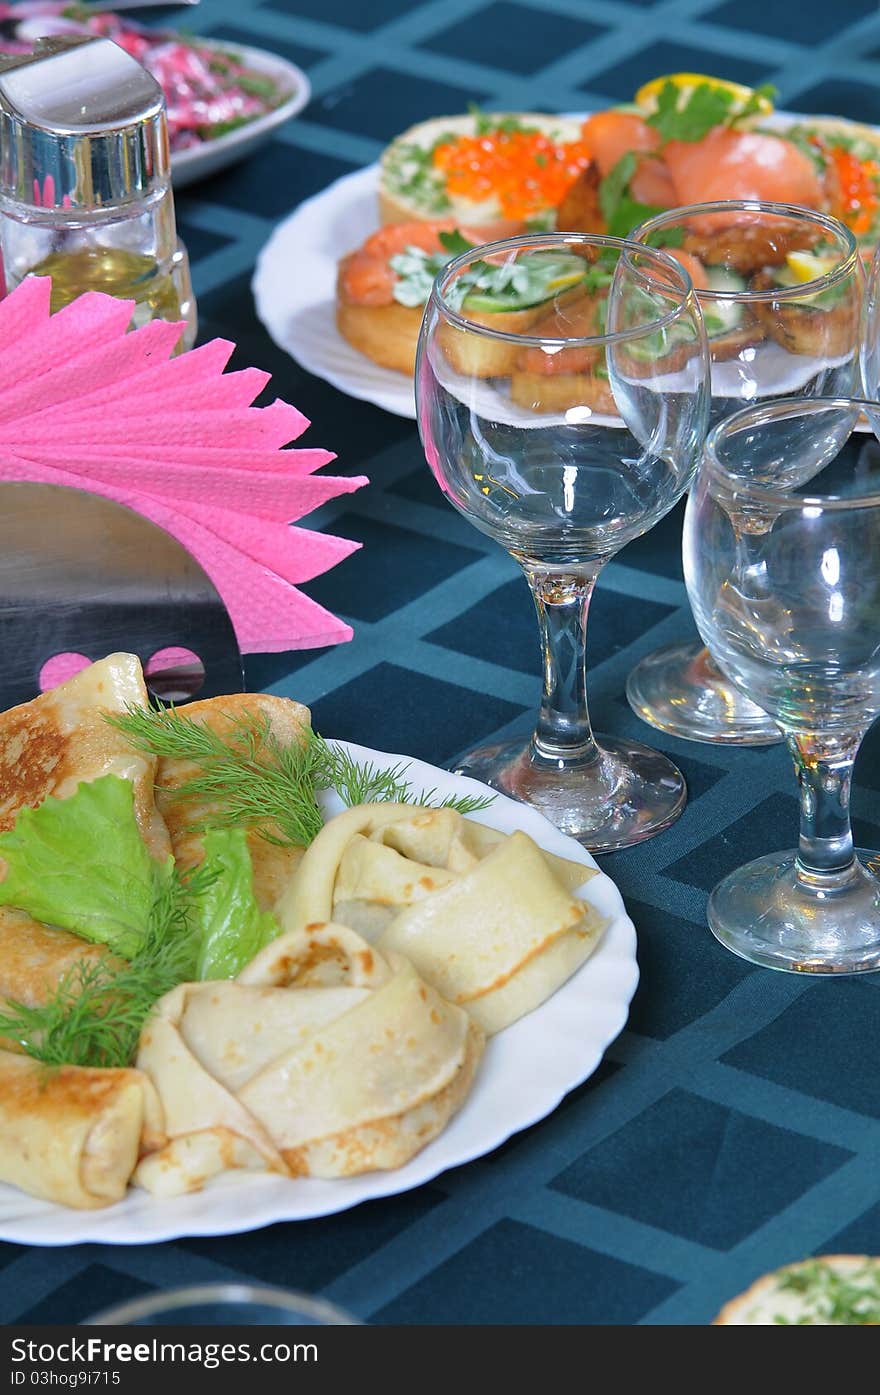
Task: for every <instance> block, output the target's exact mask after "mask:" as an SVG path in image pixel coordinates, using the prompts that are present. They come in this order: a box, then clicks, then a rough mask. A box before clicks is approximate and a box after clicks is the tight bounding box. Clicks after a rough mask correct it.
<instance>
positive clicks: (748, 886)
mask: <svg viewBox="0 0 880 1395" xmlns="http://www.w3.org/2000/svg"><path fill="white" fill-rule="evenodd" d="M867 405H868V404H867V403H865V402H863V401H860V400H858V399H855V400H854V399H850V398H829V399H822V398H793V399H785V400H782V401H779V402H770V403H767V404H764V405H757V406H754V407H750V408H747V409H746V410H745V411H741V412H737V413H736V414H735V415H734V416H732V417H729V418H728V419H727V420H726V421H724V422H722V423H720V425H718V426H716V427H715V428H714V430H713V431H712V432H711V434H710V436H709V440H708V443H707V448H706V460H705V464H704V466H703V469H702V470H701V471H700V474H699V476H698V478H697V482H696V485H695V486H694V489H693V490H692V492H691V497H690V499H689V501H688V506H687V510H686V513H685V527H684V564H685V580H686V583H687V589H688V595H689V597H690V601H691V606H692V607H693V611H694V617H695V619H696V622H697V627H698V629H699V631H700V634H701V635H702V636H703V639H704V640H705V641H706V643H707V645H708V646H709V650H710V652H711V654H712V656H713V658H714V659H715V661H716V662H717V663H718V665H719V667H720V668H721V669H722V671H723V672H724V673H725V674H726V675H727V677H728V678H729V679H730V680H731V681H732V682H733V683H735V684H736V686H737V687H738V688H739V689H740V690H741V691H742V692H744V693H746V694H747V695H748V696H749V697H752V698H753V699H754V700H755V701H756V702H758V703H759V704H760V705H761V707H762V708H764V709H765V710H766V711H767V712H769V713H770V715H771V716H772V717H773V720H774V721H775V722H776V723H777V725H778V727H779V729H780V731H781V732H782V734H783V736H784V738H785V740H786V742H787V744H788V747H789V750H790V752H791V755H792V758H793V760H794V765H795V770H796V772H797V779H798V785H799V795H800V820H801V827H800V838H799V843H798V847H797V849H796V850H792V851H786V852H774V853H770V854H768V855H766V856H764V857H760V858H758V859H757V860H756V861H754V862H750V863H748V864H747V865H746V866H744V867H740V868H739V869H738V870H737V871H735V872H733V873H731V874H730V875H729V876H727V877H726V878H725V879H724V880H723V881H722V882H720V883H719V884H718V886H716V887H715V889H714V891H713V892H712V894H711V896H710V898H709V907H708V917H709V925H710V927H711V929H712V931H713V932H714V934H715V935H716V936H717V937H718V939H719V940H720V941H721V942H722V944H725V945H727V946H728V947H729V948H730V949H732V950H734V951H735V952H736V953H737V954H740V955H742V957H743V958H745V959H750V960H752V961H753V962H754V963H757V964H765V965H769V966H770V967H772V968H779V969H790V970H804V971H807V972H810V973H827V974H832V973H856V972H859V971H864V970H870V969H877V968H880V881H878V880H877V879H876V878H875V877H874V876H873V875H872V874H871V872H870V871H869V870H868V868H867V867H866V866H865V865H864V862H863V861H862V860H860V857H859V856H858V855H857V854H856V852H855V851H854V849H853V838H852V831H851V828H850V815H849V795H850V782H851V777H852V768H853V762H854V761H855V757H856V753H857V751H858V749H859V745H860V743H861V740H862V737H863V736H864V734H865V732H866V731H867V729H868V727H869V726H870V725H871V723H872V722H873V721H874V719H875V717H876V716H877V715H878V713H880V463H878V460H877V456H876V454H875V453H874V454H871V455H869V456H866V453H865V452H863V451H852V450H851V449H846V450H844V449H842V448H843V446H844V444H845V442H846V441H847V439H848V437H849V435H850V432H851V431H852V429H853V426H854V424H855V422H856V420H857V418H858V415H859V413H860V411H861V410H862V409H864V408H865V407H866V406H867ZM870 856H871V854H862V857H863V858H864V857H870Z"/></svg>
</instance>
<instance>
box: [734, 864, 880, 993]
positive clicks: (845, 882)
mask: <svg viewBox="0 0 880 1395" xmlns="http://www.w3.org/2000/svg"><path fill="white" fill-rule="evenodd" d="M857 858H858V861H857V862H856V863H855V864H854V865H853V868H852V871H851V873H849V874H848V875H844V876H842V877H839V878H838V879H837V884H836V885H834V886H831V887H829V885H828V884H829V882H830V880H831V879H829V878H824V879H822V881H823V887H822V888H821V889H818V890H816V891H810V890H806V889H804V888H803V887H802V885H801V884H800V883H799V882H798V880H797V877H796V873H795V853H794V852H779V853H771V854H770V855H769V856H767V857H759V858H757V859H756V860H755V861H754V862H749V863H746V865H745V866H744V867H739V868H737V870H736V871H735V872H731V874H730V876H729V877H725V878H724V880H723V881H722V882H719V883H718V885H717V886H716V887H715V889H714V891H713V892H712V894H711V896H710V897H709V905H708V912H707V914H708V919H709V928H710V930H711V931H712V934H713V935H714V936H715V938H716V939H717V940H720V942H721V944H723V945H726V947H727V948H728V949H731V950H733V952H734V954H738V955H739V956H740V957H741V958H742V959H748V960H750V961H751V963H753V964H761V965H763V966H764V967H765V968H769V969H785V970H787V971H788V972H790V973H807V974H860V973H870V972H872V971H875V970H878V969H880V880H878V877H877V876H876V875H875V874H874V872H873V871H871V870H869V866H870V867H875V866H878V865H880V859H878V855H877V854H876V853H872V852H868V851H866V850H864V849H861V848H860V849H859V850H858V853H857ZM817 882H818V879H817Z"/></svg>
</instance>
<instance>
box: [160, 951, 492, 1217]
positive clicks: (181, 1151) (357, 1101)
mask: <svg viewBox="0 0 880 1395" xmlns="http://www.w3.org/2000/svg"><path fill="white" fill-rule="evenodd" d="M482 1049H483V1034H482V1032H481V1031H480V1029H479V1027H477V1026H476V1024H475V1023H473V1022H472V1021H471V1020H470V1019H469V1017H468V1015H467V1013H465V1012H463V1011H462V1010H461V1009H459V1008H456V1007H454V1006H452V1005H451V1004H449V1003H447V1002H444V1001H443V999H442V998H440V997H439V995H438V994H437V993H436V992H434V990H433V989H431V988H430V987H428V986H427V985H426V984H424V983H423V982H422V981H421V980H420V979H419V977H418V975H417V974H416V971H415V969H414V968H413V966H412V965H411V964H410V963H409V962H408V961H407V960H405V959H402V958H400V957H399V956H397V955H387V956H386V955H384V954H380V953H378V952H377V951H376V950H374V949H371V948H370V947H369V945H368V944H367V943H366V942H365V941H364V940H363V939H362V938H361V937H360V936H359V935H356V934H355V933H354V932H353V931H351V930H348V929H346V928H345V927H343V926H334V925H321V926H311V927H310V928H309V930H294V931H292V932H289V933H287V934H284V935H281V936H279V938H278V939H277V940H274V941H273V942H272V944H270V945H268V946H267V947H266V949H264V950H262V951H261V953H260V954H258V955H257V957H256V958H255V959H254V960H253V961H252V962H251V963H250V964H249V965H248V966H247V968H246V969H245V970H243V971H242V973H241V974H240V975H239V977H238V979H237V980H235V981H233V982H213V983H193V984H183V985H181V986H180V987H178V988H176V989H174V990H173V992H171V993H169V994H167V995H166V996H165V997H164V998H163V999H161V1000H160V1002H159V1003H158V1004H157V1007H156V1010H155V1012H154V1015H153V1017H152V1018H151V1020H150V1021H149V1023H148V1024H147V1027H146V1028H145V1030H144V1033H143V1035H142V1037H141V1048H140V1052H139V1055H138V1066H139V1068H140V1069H142V1070H143V1071H145V1072H146V1073H147V1074H148V1075H149V1076H150V1078H151V1079H152V1080H153V1082H154V1083H155V1085H156V1088H157V1091H158V1093H159V1097H160V1099H161V1101H162V1105H163V1110H164V1117H165V1122H166V1129H167V1133H168V1137H169V1142H168V1144H167V1145H166V1146H165V1147H164V1148H162V1149H160V1150H159V1151H158V1152H156V1153H155V1154H152V1155H151V1156H149V1157H146V1158H144V1159H143V1161H142V1162H141V1163H140V1165H139V1167H138V1169H137V1173H136V1175H135V1180H136V1181H137V1182H138V1183H140V1185H142V1186H144V1187H146V1188H147V1189H148V1190H150V1191H152V1192H155V1193H157V1194H160V1195H173V1194H175V1193H179V1192H183V1191H192V1190H194V1189H195V1188H196V1187H198V1186H200V1185H202V1183H203V1182H204V1181H206V1180H207V1178H208V1177H210V1176H211V1175H213V1174H214V1173H216V1172H218V1171H220V1170H221V1169H222V1168H224V1167H252V1168H262V1169H266V1170H270V1171H277V1172H282V1173H284V1174H286V1175H288V1176H313V1177H347V1176H352V1175H354V1174H356V1173H360V1172H367V1171H373V1170H375V1169H377V1168H395V1167H401V1166H402V1165H403V1164H404V1163H405V1162H408V1161H409V1159H410V1158H411V1157H412V1156H413V1155H414V1154H415V1153H416V1152H418V1150H419V1149H420V1148H422V1147H423V1146H424V1145H425V1144H426V1143H427V1142H429V1141H430V1139H432V1138H434V1137H435V1136H436V1135H437V1134H438V1133H439V1132H440V1130H441V1129H442V1128H443V1127H444V1126H445V1124H446V1123H447V1121H448V1120H449V1118H450V1117H451V1115H452V1114H453V1113H454V1112H455V1111H456V1110H457V1109H458V1107H459V1106H460V1104H461V1102H462V1101H463V1099H464V1098H465V1096H466V1094H467V1092H468V1090H469V1089H470V1086H471V1082H472V1080H473V1076H474V1072H475V1070H476V1067H477V1063H478V1061H479V1058H480V1055H481V1054H482Z"/></svg>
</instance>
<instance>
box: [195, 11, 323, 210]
mask: <svg viewBox="0 0 880 1395" xmlns="http://www.w3.org/2000/svg"><path fill="white" fill-rule="evenodd" d="M199 42H200V43H204V44H205V46H206V47H207V48H217V49H221V50H223V51H225V52H227V53H230V52H231V53H235V54H240V55H241V57H242V58H243V59H244V61H245V63H246V64H247V66H248V67H249V68H255V69H256V70H257V72H260V73H265V74H266V76H267V77H271V78H274V79H275V81H276V82H277V83H278V85H279V87H280V88H281V90H282V91H284V92H286V93H287V94H288V95H287V96H286V97H285V99H284V101H283V102H282V103H281V105H280V106H277V107H274V108H273V109H272V111H267V112H266V114H265V116H257V117H255V118H254V120H253V121H249V122H248V123H247V125H246V126H239V127H238V129H237V130H235V131H227V133H226V135H225V136H217V138H216V139H215V140H206V141H202V142H201V144H200V145H193V146H190V147H189V149H188V150H178V151H177V152H176V153H175V154H173V155H172V156H171V179H172V183H173V185H174V188H175V189H183V188H185V187H186V185H187V184H193V183H195V181H196V180H197V179H205V178H207V176H208V175H209V174H216V173H217V171H218V170H221V169H225V167H226V166H227V165H232V164H234V163H235V162H236V161H237V160H242V159H244V157H245V156H246V155H250V154H251V152H252V151H254V150H255V149H256V148H257V146H258V145H262V143H263V141H264V140H266V139H267V138H268V137H269V136H270V135H271V134H272V132H273V131H274V130H275V128H276V127H277V126H282V125H283V124H284V122H285V121H289V120H290V118H291V117H292V116H296V114H297V112H298V111H302V109H303V107H304V106H306V105H307V104H308V101H309V98H310V97H311V95H312V88H311V84H310V82H309V80H308V78H307V77H306V75H305V73H304V72H303V70H302V68H298V67H297V66H296V64H295V63H288V62H287V59H286V58H280V57H279V56H278V54H277V53H269V52H268V51H267V50H266V49H263V48H248V47H247V46H246V45H245V44H214V43H212V42H211V41H210V40H209V39H202V38H201V36H199Z"/></svg>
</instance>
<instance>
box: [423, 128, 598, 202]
mask: <svg viewBox="0 0 880 1395" xmlns="http://www.w3.org/2000/svg"><path fill="white" fill-rule="evenodd" d="M433 160H434V164H435V166H436V167H437V168H438V169H440V170H443V172H444V174H445V175H446V192H447V194H449V196H450V197H451V198H465V199H469V200H471V201H472V202H473V203H483V202H484V201H486V200H489V199H493V198H494V199H497V201H498V204H499V205H500V208H501V212H502V213H503V214H504V216H505V217H507V218H530V217H531V216H532V215H533V214H535V213H538V212H540V211H541V210H542V209H545V208H555V207H556V206H557V204H559V203H560V202H561V201H562V199H563V198H564V196H565V194H566V193H567V192H568V190H569V189H570V188H571V185H572V184H573V183H574V181H575V180H576V179H577V177H578V175H579V174H580V173H581V171H582V170H584V169H586V167H587V165H588V164H589V163H590V152H589V151H588V149H587V147H586V145H585V144H584V142H583V141H580V140H575V141H566V142H559V143H557V142H556V141H553V140H551V138H550V137H549V136H547V135H544V134H543V132H541V131H489V132H487V133H486V134H484V135H478V136H459V137H458V138H457V139H456V140H452V141H445V142H443V144H441V145H438V146H437V148H436V149H435V151H434V155H433Z"/></svg>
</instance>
